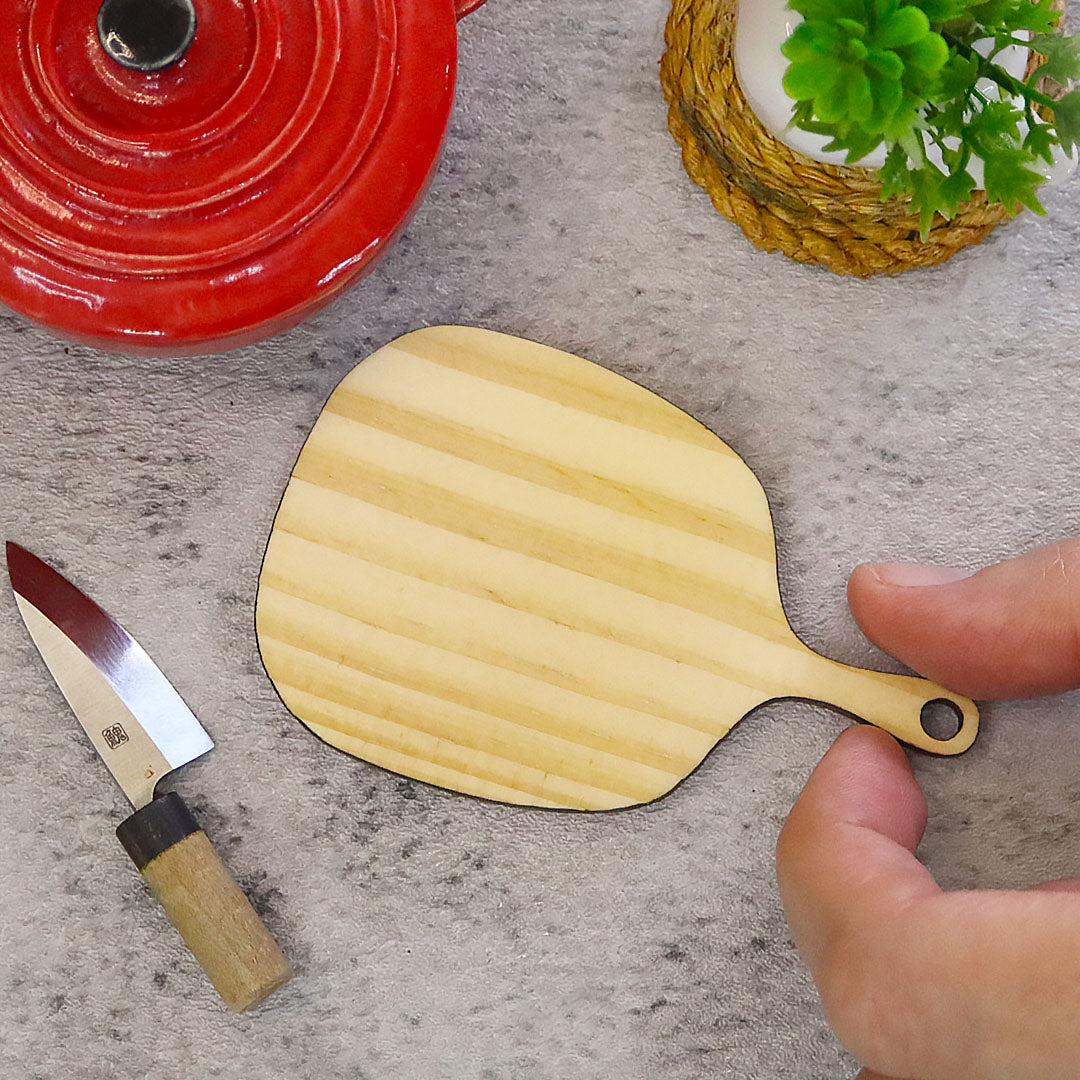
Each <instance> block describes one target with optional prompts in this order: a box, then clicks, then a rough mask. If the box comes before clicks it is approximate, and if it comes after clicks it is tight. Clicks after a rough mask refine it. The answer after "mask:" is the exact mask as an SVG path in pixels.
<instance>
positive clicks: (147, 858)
mask: <svg viewBox="0 0 1080 1080" xmlns="http://www.w3.org/2000/svg"><path fill="white" fill-rule="evenodd" d="M116 835H117V837H119V839H120V843H121V844H123V845H124V849H125V850H126V851H127V853H128V854H129V855H130V856H131V859H132V861H133V862H134V863H135V865H136V866H137V867H138V869H139V871H140V872H141V873H142V875H143V877H145V878H146V880H147V881H148V882H149V884H150V888H151V889H153V890H154V893H155V895H156V896H157V898H158V899H159V900H160V901H161V906H162V907H163V908H164V909H165V913H166V914H167V915H168V916H169V918H170V919H171V920H172V924H173V926H175V927H176V929H177V930H179V931H180V936H181V937H182V938H183V939H184V943H185V944H186V945H187V947H188V948H189V949H190V950H191V951H192V952H193V953H194V954H195V959H196V960H198V961H199V963H200V964H202V966H203V970H204V971H205V972H206V974H207V975H208V976H209V978H210V981H211V982H212V983H213V984H214V989H215V990H217V992H218V993H219V994H220V995H221V998H222V1000H223V1001H224V1002H225V1004H226V1005H228V1007H229V1008H230V1009H232V1010H233V1012H243V1011H244V1010H245V1009H250V1008H251V1007H252V1006H254V1005H257V1004H258V1003H259V1002H260V1001H262V1000H263V999H264V998H265V997H267V996H268V995H270V994H272V993H273V992H274V991H275V990H276V989H277V988H278V987H279V986H282V985H283V984H284V983H286V982H287V981H288V980H289V977H290V976H291V975H292V966H291V965H290V963H289V961H288V960H287V959H286V958H285V956H284V955H283V954H282V952H281V950H280V949H279V948H278V946H277V943H276V942H275V941H274V939H273V938H272V937H271V936H270V933H269V931H268V930H267V929H266V927H265V926H263V924H262V921H261V920H260V918H259V916H258V915H257V914H256V913H255V909H254V908H253V907H252V906H251V902H250V901H249V900H248V898H247V897H246V896H245V895H244V894H243V892H242V891H241V889H240V886H239V885H237V884H236V882H235V881H234V880H233V877H232V875H231V874H230V873H229V871H228V868H227V867H226V866H225V864H224V863H223V862H222V861H221V856H219V855H218V853H217V852H216V851H215V850H214V847H213V845H212V844H211V843H210V841H209V839H208V838H207V836H206V833H204V832H203V831H202V829H200V828H199V825H198V823H197V822H196V821H195V819H194V817H192V815H191V811H190V810H188V808H187V806H186V805H185V804H184V800H183V799H181V798H180V796H179V795H177V794H176V793H175V792H169V793H168V794H167V795H163V796H162V797H161V798H159V799H154V801H153V802H151V803H148V804H147V805H146V806H144V807H143V808H142V809H141V810H137V811H136V812H135V813H134V814H132V816H131V817H129V818H128V819H127V820H126V821H124V822H122V823H121V824H120V826H119V828H117V830H116Z"/></svg>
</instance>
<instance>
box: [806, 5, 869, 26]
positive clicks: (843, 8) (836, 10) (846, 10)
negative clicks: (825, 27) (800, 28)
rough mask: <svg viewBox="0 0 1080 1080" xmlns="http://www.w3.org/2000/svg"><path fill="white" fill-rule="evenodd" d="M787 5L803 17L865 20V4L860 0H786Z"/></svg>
mask: <svg viewBox="0 0 1080 1080" xmlns="http://www.w3.org/2000/svg"><path fill="white" fill-rule="evenodd" d="M788 7H789V8H790V9H791V10H792V11H797V12H798V13H799V14H800V15H801V16H802V17H803V18H804V19H806V20H807V21H809V20H810V19H821V20H822V21H832V20H833V19H854V20H855V21H856V22H860V23H863V22H865V21H866V5H865V4H864V3H863V2H862V0H788Z"/></svg>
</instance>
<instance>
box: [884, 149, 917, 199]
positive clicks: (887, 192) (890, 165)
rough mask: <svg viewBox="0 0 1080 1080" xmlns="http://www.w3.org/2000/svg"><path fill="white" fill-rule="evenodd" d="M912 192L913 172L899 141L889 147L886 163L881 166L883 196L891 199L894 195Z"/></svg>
mask: <svg viewBox="0 0 1080 1080" xmlns="http://www.w3.org/2000/svg"><path fill="white" fill-rule="evenodd" d="M910 194H911V173H910V172H909V171H908V156H907V154H906V153H905V152H904V149H903V147H901V146H900V144H899V143H893V145H892V146H891V147H889V153H888V154H887V155H886V157H885V164H884V165H883V166H882V168H881V197H882V199H891V198H892V197H893V196H894V195H910Z"/></svg>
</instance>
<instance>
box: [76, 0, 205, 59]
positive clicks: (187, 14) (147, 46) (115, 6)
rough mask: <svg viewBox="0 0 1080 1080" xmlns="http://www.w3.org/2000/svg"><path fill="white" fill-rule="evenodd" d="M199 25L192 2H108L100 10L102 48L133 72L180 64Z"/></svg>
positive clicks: (141, 0) (98, 25) (98, 21)
mask: <svg viewBox="0 0 1080 1080" xmlns="http://www.w3.org/2000/svg"><path fill="white" fill-rule="evenodd" d="M195 25H196V20H195V5H194V3H193V2H192V0H104V2H103V3H102V5H101V7H100V8H98V16H97V29H98V39H99V40H100V42H101V47H102V48H103V49H104V50H105V52H106V53H107V54H108V56H109V57H110V58H111V59H113V60H115V61H116V63H118V64H120V65H122V66H123V67H126V68H131V70H132V71H164V70H165V69H166V68H169V67H172V65H173V64H176V63H179V61H181V60H182V59H183V58H184V54H185V53H186V52H187V51H188V49H189V48H190V47H191V42H192V40H193V39H194V37H195Z"/></svg>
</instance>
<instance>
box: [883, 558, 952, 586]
mask: <svg viewBox="0 0 1080 1080" xmlns="http://www.w3.org/2000/svg"><path fill="white" fill-rule="evenodd" d="M868 569H869V570H870V573H872V574H873V575H874V577H876V578H877V579H878V581H880V582H881V583H882V584H883V585H902V586H904V587H906V588H915V587H920V586H925V585H951V584H952V583H953V582H954V581H963V580H964V578H969V577H971V574H972V572H971V571H970V570H961V569H959V568H958V567H955V566H931V565H927V564H924V563H871V564H870V565H869V567H868Z"/></svg>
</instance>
